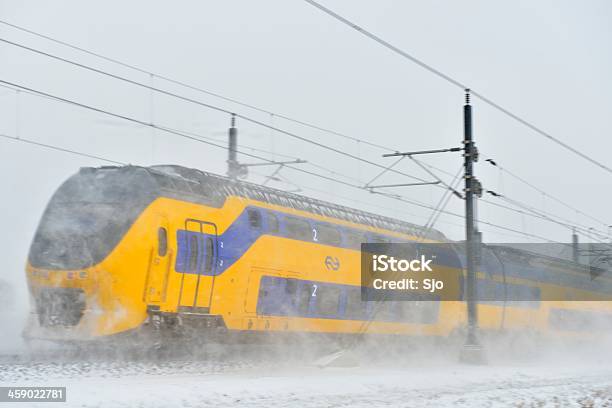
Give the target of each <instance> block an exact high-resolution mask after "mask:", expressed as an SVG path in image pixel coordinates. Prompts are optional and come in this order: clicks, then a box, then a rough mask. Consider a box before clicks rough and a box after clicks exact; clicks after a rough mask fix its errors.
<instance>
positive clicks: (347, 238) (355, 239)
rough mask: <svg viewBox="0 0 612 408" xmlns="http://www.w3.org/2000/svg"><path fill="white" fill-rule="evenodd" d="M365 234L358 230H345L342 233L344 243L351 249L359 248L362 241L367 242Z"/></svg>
mask: <svg viewBox="0 0 612 408" xmlns="http://www.w3.org/2000/svg"><path fill="white" fill-rule="evenodd" d="M367 242H368V241H367V240H366V237H365V235H364V234H363V233H362V232H358V231H347V232H346V233H345V234H344V245H345V246H347V247H348V248H352V249H361V244H362V243H364V244H365V243H367Z"/></svg>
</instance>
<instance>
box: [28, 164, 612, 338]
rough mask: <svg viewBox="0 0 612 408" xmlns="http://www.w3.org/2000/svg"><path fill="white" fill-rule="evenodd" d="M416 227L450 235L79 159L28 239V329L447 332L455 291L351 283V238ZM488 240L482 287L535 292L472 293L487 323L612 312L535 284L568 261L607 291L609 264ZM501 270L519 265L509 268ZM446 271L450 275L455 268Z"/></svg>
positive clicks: (198, 178)
mask: <svg viewBox="0 0 612 408" xmlns="http://www.w3.org/2000/svg"><path fill="white" fill-rule="evenodd" d="M423 234H425V236H426V238H427V239H428V240H429V241H434V242H435V241H439V242H441V241H446V239H445V238H444V236H443V235H442V234H441V233H440V232H438V231H435V230H424V229H423V228H422V227H419V226H417V225H414V224H410V223H407V222H403V221H399V220H396V219H391V218H387V217H383V216H379V215H375V214H371V213H367V212H363V211H359V210H355V209H351V208H347V207H343V206H339V205H336V204H332V203H328V202H323V201H319V200H314V199H311V198H308V197H303V196H299V195H295V194H291V193H286V192H283V191H279V190H275V189H271V188H267V187H263V186H259V185H255V184H251V183H245V182H239V181H234V180H230V179H227V178H225V177H222V176H217V175H213V174H209V173H205V172H201V171H199V170H195V169H188V168H184V167H180V166H154V167H148V168H145V167H137V166H123V167H101V168H83V169H81V170H80V171H79V172H78V173H77V174H75V175H74V176H72V177H70V178H69V179H68V180H67V181H66V182H65V183H64V184H62V185H61V187H60V188H59V189H58V190H57V192H56V193H55V194H54V196H53V197H52V199H51V201H50V202H49V204H48V206H47V208H46V210H45V212H44V214H43V216H42V219H41V221H40V224H39V227H38V230H37V231H36V234H35V237H34V240H33V242H32V245H31V249H30V254H29V259H28V264H27V267H26V273H27V279H28V283H29V288H30V293H31V295H32V299H33V301H32V305H33V308H32V313H31V318H30V322H29V324H28V327H27V329H26V331H25V335H26V336H27V337H30V338H36V337H38V338H45V339H76V340H90V339H96V338H106V337H108V336H114V335H119V334H126V333H131V332H141V330H143V328H150V327H151V326H154V327H155V328H156V330H172V331H180V330H183V329H191V328H198V330H200V329H201V330H209V331H210V330H215V332H216V333H228V332H233V333H237V334H240V333H246V332H250V333H252V332H260V333H262V332H277V333H291V332H302V333H304V332H306V333H333V334H346V335H350V334H355V333H361V332H362V331H363V328H364V323H366V322H367V332H368V333H371V334H392V335H411V336H417V335H419V336H423V335H427V336H444V337H446V336H449V335H450V334H451V333H454V332H457V331H460V330H462V329H463V327H464V326H465V323H466V314H465V304H464V303H463V302H460V301H445V302H436V301H425V302H385V305H384V306H383V307H376V308H374V307H373V305H372V302H363V301H362V300H361V296H360V290H361V286H360V285H361V280H360V245H361V243H364V242H365V243H367V242H405V243H410V242H414V241H415V240H416V239H417V237H420V236H421V237H422V236H423ZM487 251H488V252H487V253H485V256H484V257H483V259H490V262H488V263H487V262H483V269H482V271H481V273H479V276H478V285H479V286H480V287H483V288H486V287H495V288H496V289H500V288H501V290H502V291H505V290H506V289H507V288H509V287H510V285H512V287H513V288H516V287H518V286H520V287H523V288H527V289H528V290H529V293H534V294H535V295H534V298H533V299H530V302H522V303H521V302H481V303H479V305H478V312H479V316H480V325H481V328H482V329H483V330H491V331H496V330H500V329H504V330H506V329H507V330H519V331H520V330H532V331H539V332H550V331H552V330H555V331H559V330H561V331H572V330H573V331H576V330H581V331H587V330H589V329H587V328H586V326H584V325H582V326H580V325H578V326H576V325H573V326H572V327H569V326H567V322H568V321H570V322H574V323H575V322H576V319H578V320H579V321H581V322H588V321H590V320H591V319H592V317H593V316H594V315H597V317H598V318H600V320H601V318H602V317H603V319H604V320H605V321H609V322H612V318H611V316H612V315H611V314H610V312H611V310H612V308H611V307H610V303H601V302H600V303H597V304H595V303H588V302H573V303H571V304H564V303H563V302H544V301H542V300H543V299H541V298H539V294H540V293H542V292H541V290H549V287H550V286H551V285H552V284H551V283H550V282H547V281H546V280H545V277H546V276H547V275H546V274H547V273H548V274H550V273H556V274H559V273H571V274H573V275H574V277H573V279H574V280H573V281H572V282H577V283H576V284H579V285H582V286H581V287H583V289H584V290H586V291H589V290H595V289H594V288H596V289H597V290H602V288H603V290H607V291H609V292H610V293H612V280H611V279H610V277H609V276H601V277H599V278H598V281H597V282H593V280H592V279H590V277H589V276H588V275H586V274H582V275H584V276H582V275H580V271H578V272H576V271H574V270H572V266H571V265H570V266H567V265H561V264H560V265H557V266H552V267H547V268H544V269H546V270H549V271H548V272H546V271H544V272H543V270H544V269H543V268H542V266H541V265H542V264H543V263H542V262H536V263H533V265H531V266H529V265H528V264H526V265H519V266H520V268H519V267H517V266H516V265H517V262H519V263H520V262H523V263H524V262H525V258H526V256H516V252H513V251H508V250H505V251H504V250H499V251H497V252H495V253H493V252H494V251H495V250H493V249H491V250H487ZM492 251H493V252H492ZM487 254H488V255H487ZM530 256H532V255H530ZM519 258H520V259H519ZM528 263H529V262H528ZM534 265H535V266H534ZM538 265H539V266H538ZM538 268H540V269H538ZM485 269H486V270H485ZM510 270H515V271H519V272H517V273H519V275H518V276H514V277H513V279H514V281H512V282H511V281H510V280H507V279H506V278H507V276H506V275H507V273H508V271H510ZM453 273H454V274H455V275H456V276H457V279H460V278H461V276H462V274H463V271H462V269H461V268H456V270H454V271H453ZM576 274H577V275H576ZM568 282H569V281H568ZM553 286H554V285H553ZM533 288H537V289H538V290H535V291H534V290H531V289H533ZM557 289H559V288H557ZM561 289H562V288H561ZM555 290H556V289H555ZM555 316H556V317H555ZM559 316H562V317H563V318H561V319H560V318H559ZM568 316H569V317H568ZM568 319H569V320H568ZM564 322H565V323H564ZM151 323H153V324H151ZM572 324H573V323H572ZM564 325H566V326H564Z"/></svg>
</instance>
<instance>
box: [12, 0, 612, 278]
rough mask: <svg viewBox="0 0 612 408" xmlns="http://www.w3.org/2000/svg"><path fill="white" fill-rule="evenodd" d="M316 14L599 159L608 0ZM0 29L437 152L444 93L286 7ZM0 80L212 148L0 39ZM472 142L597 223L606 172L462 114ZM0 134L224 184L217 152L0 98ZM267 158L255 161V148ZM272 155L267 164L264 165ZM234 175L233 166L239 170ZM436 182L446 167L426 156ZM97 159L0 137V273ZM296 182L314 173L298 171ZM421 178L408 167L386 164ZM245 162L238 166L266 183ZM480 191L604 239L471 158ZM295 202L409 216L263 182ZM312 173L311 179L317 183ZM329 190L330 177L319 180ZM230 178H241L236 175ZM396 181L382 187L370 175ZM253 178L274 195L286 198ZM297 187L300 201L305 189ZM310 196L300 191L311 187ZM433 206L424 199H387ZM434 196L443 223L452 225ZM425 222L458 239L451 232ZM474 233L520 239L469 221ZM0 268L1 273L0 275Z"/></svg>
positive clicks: (40, 19) (163, 107) (423, 193)
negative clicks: (217, 177) (1, 261)
mask: <svg viewBox="0 0 612 408" xmlns="http://www.w3.org/2000/svg"><path fill="white" fill-rule="evenodd" d="M323 4H325V5H326V6H328V7H330V8H332V9H334V10H336V11H337V12H339V13H341V14H343V15H344V16H346V17H347V18H349V19H352V20H354V21H355V22H356V23H357V24H359V25H361V26H363V27H365V28H367V29H370V30H371V31H373V32H374V33H377V34H378V35H380V36H382V37H383V38H385V39H387V40H388V41H390V42H391V43H393V44H395V45H397V46H399V47H400V48H403V49H405V50H406V51H408V52H410V53H412V54H413V55H415V56H416V57H418V58H420V59H422V60H424V61H426V62H427V63H429V64H431V65H433V66H434V67H436V68H438V69H440V70H441V71H443V72H445V73H447V74H449V75H451V76H454V77H456V78H457V79H459V80H460V81H462V82H464V83H467V84H469V85H470V87H472V88H473V89H476V90H478V91H479V92H481V93H483V94H485V95H487V96H489V97H490V98H492V99H494V100H496V101H498V102H500V103H501V104H503V105H504V106H506V107H508V108H510V109H511V110H513V111H515V112H516V113H518V114H520V115H522V116H523V117H525V118H526V119H528V120H531V121H533V122H534V123H535V124H537V125H538V126H540V127H542V128H543V129H545V130H547V131H549V132H550V133H552V134H553V135H555V136H556V137H558V138H559V139H562V140H564V141H566V142H568V143H570V144H571V145H573V146H574V147H576V148H578V149H580V150H581V151H583V152H585V153H587V154H589V155H591V156H592V157H594V158H595V159H597V160H599V161H601V162H603V163H606V164H608V165H610V164H612V159H611V158H610V155H609V150H610V147H611V146H612V141H611V137H610V136H612V135H611V131H612V123H611V121H610V111H611V107H612V81H610V72H612V47H611V46H610V45H611V44H610V43H611V41H610V40H611V38H612V24H611V22H612V3H610V2H608V1H582V2H577V1H537V2H536V1H505V2H490V1H461V2H456V1H429V2H423V1H418V2H417V1H383V0H379V1H368V2H366V1H348V0H343V1H340V0H326V1H323ZM0 15H1V18H2V19H3V20H6V21H8V22H11V23H14V24H18V25H22V26H24V27H26V28H29V29H32V30H34V31H37V32H40V33H43V34H46V35H49V36H52V37H55V38H57V39H60V40H64V41H67V42H71V43H73V44H75V45H79V46H81V47H84V48H87V49H89V50H92V51H96V52H99V53H102V54H105V55H107V56H110V57H113V58H117V59H120V60H122V61H125V62H128V63H131V64H134V65H137V66H139V67H142V68H145V69H147V70H150V71H153V72H156V73H159V74H162V75H166V76H170V77H173V78H176V79H179V80H182V81H185V82H188V83H191V84H194V85H197V86H200V87H203V88H205V89H209V90H211V91H215V92H218V93H221V94H223V95H226V96H230V97H233V98H237V99H240V100H243V101H246V102H248V103H251V104H254V105H257V106H261V107H264V108H266V109H269V110H272V111H274V112H278V113H281V114H285V115H289V116H293V117H296V118H298V119H302V120H306V121H311V122H313V123H316V124H319V125H321V126H324V127H328V128H331V129H335V130H337V131H340V132H344V133H347V134H350V135H353V136H355V137H359V138H363V139H366V140H369V141H372V142H376V143H380V144H384V145H388V146H391V147H394V148H397V149H399V150H416V149H429V148H441V147H450V146H457V145H458V144H459V141H460V140H461V137H462V134H461V133H462V117H461V106H462V103H463V93H462V92H461V91H460V90H459V89H457V88H454V87H452V86H451V85H449V84H448V83H445V82H443V81H442V80H440V79H439V78H436V77H434V76H433V75H431V74H430V73H428V72H426V71H424V70H423V69H421V68H419V67H418V66H415V65H414V64H412V63H410V62H408V61H406V60H404V59H402V58H400V57H398V56H397V55H394V54H392V53H391V52H390V51H388V50H386V49H384V48H383V47H381V46H380V45H378V44H375V43H374V42H372V41H370V40H368V39H366V38H364V37H363V36H361V35H359V34H358V33H356V32H355V31H354V30H351V29H349V28H348V27H346V26H344V25H341V24H340V23H338V22H337V21H335V20H333V19H331V18H330V17H328V16H326V15H324V14H322V13H321V12H320V11H318V10H316V9H314V8H313V7H312V6H310V5H308V4H306V3H305V2H303V1H301V0H284V1H280V0H266V1H257V2H254V1H223V2H219V1H216V2H213V1H183V2H172V3H169V2H160V1H130V2H125V1H122V2H119V1H104V2H101V1H100V2H82V1H54V2H46V1H6V0H2V1H0ZM0 37H1V38H5V39H9V40H12V41H16V42H20V43H23V44H27V45H29V46H32V47H35V48H40V49H44V50H46V51H48V52H52V53H57V54H59V55H61V56H64V57H67V58H72V59H75V60H78V61H80V62H83V63H87V64H91V65H94V66H96V67H99V68H101V69H105V70H109V71H112V72H114V73H117V74H120V75H124V76H129V77H130V78H132V79H134V80H137V81H142V82H148V83H151V82H152V83H153V84H154V85H155V86H158V87H163V88H165V89H168V90H172V91H176V92H180V93H181V94H184V95H187V96H190V97H195V98H198V99H200V100H202V101H204V102H209V103H214V104H217V105H219V106H222V107H226V108H229V109H232V110H235V111H237V112H240V113H243V114H248V115H251V116H253V117H254V118H257V119H259V120H262V121H264V122H266V123H271V124H274V125H276V126H278V127H280V128H283V129H287V130H291V131H294V132H296V133H298V134H300V135H303V136H306V137H309V138H312V139H315V140H318V141H321V142H323V143H326V144H329V145H331V146H334V147H336V148H340V149H342V150H344V151H347V152H350V153H353V154H357V155H360V156H361V157H364V158H368V159H370V160H376V161H379V162H381V163H389V160H391V159H382V158H380V153H382V152H381V151H378V150H375V149H372V148H369V147H367V146H364V145H359V144H356V143H353V142H349V141H347V140H343V139H340V138H337V137H334V136H331V135H328V134H325V133H320V132H316V131H313V130H312V129H307V128H303V127H299V126H297V125H295V124H292V123H288V122H286V121H283V120H281V119H279V118H277V117H271V116H269V115H263V114H261V113H258V112H254V111H250V110H249V109H246V108H242V107H239V106H236V105H232V104H230V103H227V102H224V101H221V100H218V99H215V98H213V97H207V96H205V95H202V94H198V93H195V92H193V91H188V90H185V89H181V88H179V87H177V86H174V85H171V84H168V83H165V82H164V81H162V80H160V79H156V78H153V79H151V78H149V77H148V76H146V75H143V74H138V73H136V72H133V71H130V70H127V69H125V68H121V67H118V66H116V65H113V64H110V63H107V62H104V61H100V60H98V59H96V58H93V57H91V56H87V55H83V54H81V53H78V52H75V51H73V50H70V49H66V48H64V47H61V46H58V45H56V44H53V43H49V42H47V41H44V40H41V39H39V38H36V37H33V36H31V35H27V34H24V33H20V32H18V31H15V30H14V29H11V28H8V27H6V26H0ZM0 58H1V60H2V62H3V63H2V64H0V78H1V79H3V80H8V81H12V82H17V83H21V84H24V85H27V86H30V87H33V88H37V89H41V90H44V91H46V92H50V93H55V94H58V95H61V96H64V97H67V98H73V99H76V100H78V101H82V102H85V103H89V104H92V105H95V106H99V107H103V108H106V109H109V110H111V111H114V112H118V113H123V114H127V115H131V116H134V117H137V118H140V119H143V120H145V121H149V120H152V121H153V122H155V123H157V124H161V125H165V126H171V127H175V128H178V129H182V130H187V131H192V132H196V133H198V134H201V135H203V136H206V137H213V138H217V139H219V140H220V142H221V143H223V144H225V133H226V128H227V126H228V122H229V118H228V117H227V115H223V114H219V113H216V112H213V111H210V110H206V109H203V108H201V107H197V106H194V105H190V104H186V103H183V102H178V101H176V100H173V99H171V98H168V97H164V96H160V95H154V96H152V95H151V94H150V92H148V91H144V90H142V89H138V88H136V87H134V86H128V85H126V84H122V83H119V82H117V81H115V80H111V79H108V78H104V77H100V76H99V75H95V74H92V73H88V72H84V71H83V70H79V69H76V68H74V67H70V66H67V65H66V64H62V63H59V62H54V61H52V60H49V59H48V58H44V57H40V56H35V55H32V54H30V53H28V52H26V51H22V50H18V49H16V48H14V47H11V46H9V45H4V44H0ZM474 106H475V107H474V109H475V124H474V126H475V138H476V141H477V144H478V146H479V148H480V151H481V153H482V155H483V156H485V157H491V158H494V159H495V160H496V161H497V162H498V163H499V164H501V165H502V166H504V167H506V168H508V169H509V170H511V171H513V172H515V173H517V174H519V175H521V176H522V177H524V178H526V179H528V180H530V181H531V182H532V183H534V184H535V185H538V186H540V187H542V188H543V189H544V190H546V191H548V192H550V194H552V195H556V196H558V197H560V198H562V199H564V200H566V201H567V202H568V203H570V204H572V205H573V206H575V207H578V208H580V209H582V210H583V211H585V212H587V213H589V214H592V215H593V216H595V217H597V218H599V219H602V220H603V221H605V222H608V221H610V223H611V224H612V217H610V214H609V202H610V185H611V183H610V182H611V181H612V175H611V174H608V173H606V172H604V171H602V170H601V169H598V168H597V167H595V166H593V165H592V164H589V163H587V162H586V161H584V160H582V159H580V158H578V157H577V156H575V155H572V154H570V153H568V152H566V151H564V150H562V149H561V148H560V147H559V146H557V145H555V144H552V143H550V142H549V141H547V140H545V139H544V138H542V137H541V136H539V135H537V134H535V133H533V132H532V131H530V130H528V129H526V128H525V127H522V126H520V125H518V124H517V123H515V122H513V121H512V120H510V119H509V118H507V117H505V116H503V115H501V114H500V113H499V112H496V111H494V110H492V109H491V108H489V107H487V106H485V105H484V104H482V103H481V102H480V101H478V100H475V101H474ZM0 111H1V112H2V114H1V115H0V133H3V134H8V135H10V136H16V135H17V136H19V137H22V138H27V139H33V140H37V141H40V142H43V143H49V144H55V145H59V146H62V147H65V148H70V149H74V150H78V151H83V152H86V153H89V154H95V155H100V156H104V157H108V158H111V159H115V160H119V161H122V162H130V163H134V164H142V165H149V164H152V163H176V164H182V165H186V166H192V167H197V168H200V169H203V170H207V171H211V172H216V173H224V171H225V159H226V152H225V151H223V150H220V149H216V148H213V147H210V146H206V145H203V144H199V143H194V142H190V141H186V140H182V139H180V138H178V137H176V136H171V135H167V134H163V133H161V132H152V131H151V130H150V129H146V128H145V129H142V128H139V127H138V126H135V125H132V124H128V123H125V122H122V121H120V120H119V119H112V118H108V117H104V116H101V115H99V114H94V113H91V112H85V111H83V110H81V109H79V108H76V107H71V106H67V105H63V104H58V103H56V102H51V101H49V100H45V99H40V98H38V97H34V96H29V95H24V94H23V93H21V94H17V93H16V92H15V91H12V90H8V89H4V88H0ZM238 125H239V128H240V144H241V145H247V146H252V147H257V148H260V149H266V150H270V151H274V152H276V153H278V154H288V155H292V156H296V157H300V158H303V159H306V160H309V161H311V162H312V163H315V164H319V165H324V166H327V167H329V168H331V169H333V170H335V171H337V172H339V173H342V174H345V175H349V176H351V177H353V178H358V179H360V180H363V182H365V181H367V180H368V178H370V177H372V176H373V175H375V174H376V172H377V170H376V169H374V168H371V167H369V166H367V165H364V164H358V163H356V162H355V161H351V160H349V159H346V158H342V157H339V156H338V155H335V154H332V153H330V152H326V151H322V150H321V149H319V148H316V147H314V146H311V145H306V144H304V143H301V142H296V141H294V140H291V139H288V138H287V137H285V136H283V135H280V134H275V133H274V132H270V131H269V130H267V129H263V128H258V127H255V126H252V125H249V124H247V123H243V122H239V124H238ZM268 156H270V155H268ZM279 158H280V156H279ZM241 160H243V161H245V162H246V161H248V162H253V161H254V160H253V159H249V158H246V157H241ZM427 160H428V161H429V162H430V163H433V164H436V165H437V166H439V167H441V168H444V169H445V170H446V171H449V172H452V173H455V172H456V171H457V169H458V168H459V165H460V156H459V155H458V154H454V155H453V154H446V155H440V156H438V157H431V158H428V159H427ZM101 164H104V163H102V162H100V161H96V160H93V159H85V158H80V157H77V156H72V155H69V154H66V153H60V152H53V151H49V150H46V149H43V148H40V147H34V146H31V145H26V144H21V143H18V142H15V141H11V140H4V139H0V180H1V182H2V185H3V190H4V192H5V193H4V194H3V200H2V202H1V203H0V206H2V213H3V214H5V222H4V225H3V227H4V228H3V231H4V232H3V234H2V235H1V236H0V244H1V245H2V248H4V253H5V254H8V255H9V257H8V258H9V260H8V263H9V264H8V265H5V267H6V268H7V269H6V271H8V279H10V280H19V281H21V276H22V274H23V272H22V270H23V265H24V264H25V261H26V254H27V248H28V245H29V241H30V239H31V237H32V234H33V232H34V229H35V227H36V225H37V222H38V219H39V218H40V215H41V213H42V211H43V209H44V206H45V204H46V203H47V201H48V199H49V197H50V196H51V194H52V193H53V191H54V190H55V189H56V188H57V186H58V185H59V184H60V183H61V182H62V181H63V180H64V179H65V178H66V177H68V176H69V175H71V174H73V173H74V172H76V171H77V170H78V168H79V167H80V166H96V165H101ZM304 168H305V169H308V170H313V171H317V172H321V170H319V169H316V168H313V167H311V166H310V165H304ZM399 168H400V169H402V170H403V171H405V172H409V173H412V174H415V175H416V176H419V177H423V178H426V177H427V175H426V174H425V173H423V172H422V171H421V170H419V169H418V168H417V167H415V166H414V165H413V164H410V163H407V162H406V163H402V165H401V166H400V167H399ZM271 171H272V170H271V169H264V168H261V169H258V172H271ZM477 172H478V174H479V175H480V177H481V179H482V181H483V184H484V185H485V187H486V188H488V189H491V190H495V191H498V192H501V193H504V194H507V195H508V196H510V197H513V198H515V199H517V200H520V201H522V202H524V203H527V204H529V205H531V206H534V207H535V208H538V209H544V210H546V211H550V212H554V213H556V214H559V215H561V216H563V217H565V218H568V219H570V220H572V221H574V222H579V223H581V224H585V225H589V226H595V227H598V228H601V229H605V227H604V226H603V225H597V224H596V223H594V222H593V221H591V220H589V219H587V218H585V217H583V216H580V215H579V214H576V213H575V212H574V211H571V210H567V209H566V208H564V207H562V206H560V205H558V204H557V203H555V202H554V201H552V200H550V199H547V198H546V197H543V196H542V195H541V194H539V193H536V192H534V191H533V190H530V189H529V188H527V187H525V186H524V185H521V184H520V183H517V182H516V181H514V180H512V179H511V178H508V177H507V176H503V175H501V174H500V173H499V172H498V171H497V170H496V169H494V168H493V167H490V166H488V165H487V164H486V163H483V162H482V161H481V162H480V163H479V164H478V167H477ZM281 174H282V175H284V176H286V177H287V178H289V179H290V180H292V182H294V183H296V184H297V185H299V186H301V188H302V189H303V194H306V195H310V196H314V197H317V198H322V199H325V200H328V201H334V202H338V203H341V204H345V205H350V206H353V207H358V208H362V209H366V210H369V211H374V212H378V213H383V214H386V215H391V216H394V217H397V218H401V219H404V220H407V221H412V222H416V223H421V224H422V223H424V222H425V220H426V219H427V217H428V216H429V211H428V210H425V209H422V208H418V207H414V206H411V205H409V204H404V203H398V202H397V201H393V200H390V199H386V198H382V197H380V196H376V195H371V194H369V193H366V192H359V191H356V190H352V189H350V188H345V187H342V186H338V185H337V184H334V183H332V182H327V181H322V180H320V179H316V178H313V177H309V176H305V175H302V174H298V173H294V172H291V171H290V170H283V172H282V173H281ZM326 175H329V173H326ZM338 177H339V178H342V177H341V176H338ZM249 180H251V181H255V182H261V181H262V180H263V179H262V177H261V176H258V175H256V174H252V175H251V176H250V177H249ZM383 181H384V182H389V183H393V182H405V181H406V179H405V178H402V177H401V176H397V175H388V176H387V177H386V178H384V179H381V182H383ZM271 185H273V186H275V187H278V188H283V189H292V188H293V187H291V186H290V185H287V184H282V183H272V184H271ZM309 188H310V189H309ZM312 189H315V190H312ZM393 192H395V193H401V194H403V195H405V196H407V197H411V198H413V199H415V200H419V201H422V202H425V203H427V204H435V203H436V202H437V200H438V199H439V196H440V193H441V190H438V189H435V188H431V187H417V188H410V189H405V190H395V191H393ZM461 206H462V202H460V201H459V200H456V199H453V200H452V201H451V203H450V205H449V207H448V209H449V210H452V211H457V212H461V211H462V207H461ZM480 216H481V218H482V219H484V220H489V221H492V222H495V223H498V224H503V225H506V226H508V227H511V228H514V229H517V230H520V231H525V232H529V233H534V234H538V235H543V236H546V237H550V238H552V239H556V240H563V241H569V239H570V233H569V231H568V230H567V229H565V228H562V227H559V226H557V225H554V224H550V223H544V222H538V221H535V220H533V219H532V218H529V217H522V216H520V215H517V214H514V213H508V212H507V211H503V210H500V209H496V208H492V207H490V206H489V205H486V204H484V203H483V204H482V205H481V206H480ZM437 228H439V229H440V230H442V231H443V232H445V233H446V234H447V235H448V236H449V237H451V238H453V239H461V237H462V234H463V230H462V228H463V227H462V220H460V219H457V218H453V217H451V216H442V217H441V218H440V221H439V223H438V224H437ZM482 229H483V230H484V231H485V232H484V234H485V239H486V240H488V241H490V242H494V241H524V240H525V238H524V237H520V236H516V235H512V234H509V235H508V234H507V233H503V234H501V233H500V232H501V231H499V230H496V229H494V228H492V227H487V226H483V227H482ZM6 271H5V273H6Z"/></svg>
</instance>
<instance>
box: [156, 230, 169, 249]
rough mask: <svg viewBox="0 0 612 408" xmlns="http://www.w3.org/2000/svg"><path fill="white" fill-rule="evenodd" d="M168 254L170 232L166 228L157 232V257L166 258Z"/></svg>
mask: <svg viewBox="0 0 612 408" xmlns="http://www.w3.org/2000/svg"><path fill="white" fill-rule="evenodd" d="M167 253H168V231H166V229H165V228H164V227H159V228H158V230H157V255H158V256H166V254H167Z"/></svg>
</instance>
